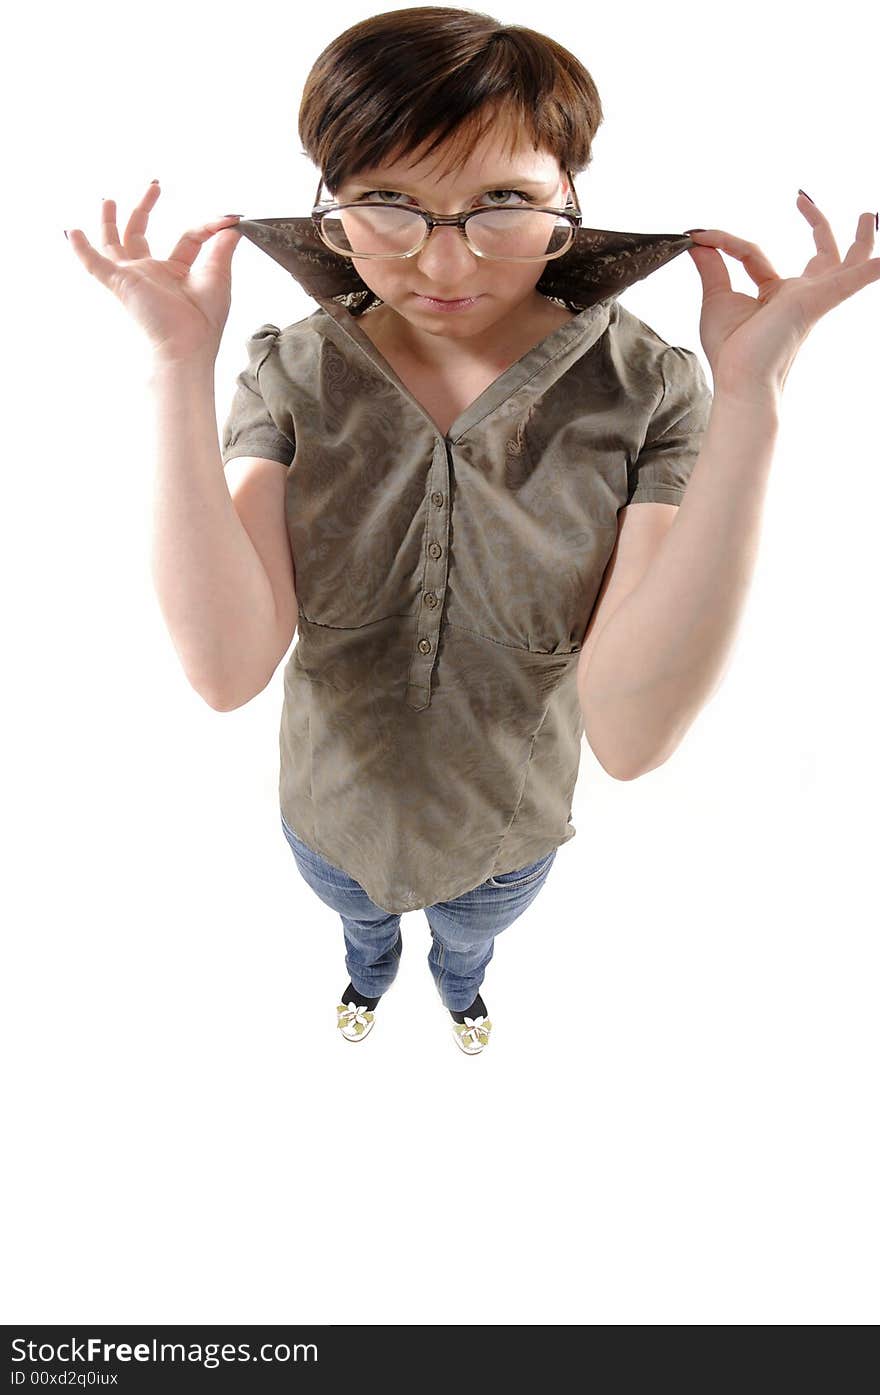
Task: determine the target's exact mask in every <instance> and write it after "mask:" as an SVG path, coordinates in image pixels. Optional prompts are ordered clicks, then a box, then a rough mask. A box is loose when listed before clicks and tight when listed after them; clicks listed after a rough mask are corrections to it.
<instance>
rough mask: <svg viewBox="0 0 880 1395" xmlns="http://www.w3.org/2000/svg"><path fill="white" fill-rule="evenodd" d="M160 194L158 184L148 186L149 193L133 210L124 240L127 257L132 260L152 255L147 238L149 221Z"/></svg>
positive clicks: (147, 192) (126, 226)
mask: <svg viewBox="0 0 880 1395" xmlns="http://www.w3.org/2000/svg"><path fill="white" fill-rule="evenodd" d="M160 193H161V190H160V188H159V185H158V184H149V185H147V191H146V193H145V194H144V196H143V198H142V199H141V201H140V203H137V204H135V206H134V208H133V209H132V212H131V217H130V218H129V220H128V222H127V223H126V225H125V237H124V238H123V246H124V247H125V255H126V256H127V257H128V258H130V259H134V258H135V257H149V256H150V255H151V253H150V248H149V244H148V242H147V236H146V233H147V220H148V219H149V216H150V213H151V212H152V210H153V207H154V205H155V203H156V200H157V199H158V197H159V194H160Z"/></svg>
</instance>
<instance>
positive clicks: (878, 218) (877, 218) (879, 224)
mask: <svg viewBox="0 0 880 1395" xmlns="http://www.w3.org/2000/svg"><path fill="white" fill-rule="evenodd" d="M878 230H880V213H875V214H874V231H875V232H877V231H878Z"/></svg>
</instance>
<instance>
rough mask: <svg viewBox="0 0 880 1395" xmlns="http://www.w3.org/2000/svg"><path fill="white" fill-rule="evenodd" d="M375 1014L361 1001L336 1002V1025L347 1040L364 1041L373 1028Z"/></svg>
mask: <svg viewBox="0 0 880 1395" xmlns="http://www.w3.org/2000/svg"><path fill="white" fill-rule="evenodd" d="M375 1020H376V1019H375V1015H374V1014H373V1013H372V1012H371V1011H370V1009H369V1008H367V1007H362V1006H361V1005H360V1004H359V1003H355V1002H350V1003H337V1004H336V1026H337V1027H338V1028H339V1030H340V1032H341V1033H342V1035H343V1036H344V1037H345V1040H346V1041H363V1039H364V1037H365V1036H368V1035H369V1034H370V1032H371V1031H372V1030H373V1024H374V1022H375Z"/></svg>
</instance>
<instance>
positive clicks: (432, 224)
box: [311, 169, 583, 262]
mask: <svg viewBox="0 0 880 1395" xmlns="http://www.w3.org/2000/svg"><path fill="white" fill-rule="evenodd" d="M565 175H566V178H567V179H568V189H569V199H570V201H571V202H572V204H573V208H569V207H568V205H566V207H565V208H547V207H545V206H542V207H537V206H536V205H534V204H528V205H523V207H528V208H529V210H530V211H531V212H532V213H555V214H556V216H557V217H561V218H565V219H566V220H567V222H568V223H569V224H570V226H571V236H570V238H569V241H568V243H567V244H566V246H565V247H563V248H561V249H560V250H559V251H558V252H549V253H548V254H547V256H546V257H493V256H491V254H490V253H488V252H481V251H480V250H479V248H477V247H474V246H473V245H472V243H471V241H470V239H469V237H468V235H467V228H466V227H465V224H466V223H467V220H468V218H473V217H474V216H475V215H476V214H478V213H486V212H492V213H496V212H498V207H495V208H491V209H485V208H472V209H470V210H469V211H468V212H467V213H432V212H431V211H430V210H429V209H426V208H420V207H416V208H410V209H407V212H408V213H417V214H418V216H419V217H420V218H421V219H422V220H423V221H424V223H425V229H426V231H425V236H424V237H423V238H422V241H421V242H420V243H419V244H418V246H417V247H413V249H412V251H410V252H343V251H342V250H341V249H340V248H339V247H333V246H332V245H331V244H330V242H329V241H328V240H327V238H326V237H325V236H324V232H323V229H322V226H321V225H322V223H323V221H324V217H325V215H326V214H327V213H333V212H334V210H336V209H340V208H355V207H356V208H397V207H403V205H402V204H389V203H380V202H379V200H378V199H364V200H363V201H362V202H357V201H353V202H351V203H339V202H338V201H336V200H334V201H332V202H329V201H328V200H326V199H325V200H323V201H322V200H321V197H320V195H321V189H322V188H323V185H324V176H323V175H321V178H320V179H319V180H318V188H317V190H316V192H315V203H314V206H313V208H312V211H311V218H312V222H313V223H314V224H315V229H316V231H317V234H318V236H319V237H320V239H321V241H322V242H323V243H324V245H325V246H326V247H329V248H330V251H331V252H335V253H336V255H337V256H338V257H349V258H354V257H357V259H358V261H360V260H361V258H363V259H364V260H365V261H386V262H387V261H401V260H402V259H404V258H406V257H414V256H415V255H416V253H417V252H421V250H422V248H423V247H424V246H425V244H426V243H427V241H428V238H429V237H430V236H431V233H432V232H433V231H434V229H435V228H436V227H440V226H442V225H443V224H446V225H448V226H450V227H451V226H455V227H458V228H461V232H462V236H463V237H464V240H465V244H466V246H467V248H468V250H469V251H471V252H473V254H474V256H475V257H482V258H483V259H484V261H491V262H544V261H548V262H549V261H555V260H556V259H557V257H564V256H565V254H566V252H568V251H570V250H571V245H572V243H573V242H574V238H575V234H576V232H577V230H578V228H580V227H581V226H582V223H583V215H582V213H581V206H580V203H579V201H578V196H577V191H576V189H575V187H574V180H573V178H572V176H571V171H570V170H568V169H566V171H565ZM516 208H517V211H519V205H517V206H516ZM501 211H502V212H503V209H501Z"/></svg>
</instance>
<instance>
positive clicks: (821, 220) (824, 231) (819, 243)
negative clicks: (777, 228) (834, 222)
mask: <svg viewBox="0 0 880 1395" xmlns="http://www.w3.org/2000/svg"><path fill="white" fill-rule="evenodd" d="M797 206H798V208H799V209H800V211H801V213H802V214H803V215H804V217H805V218H806V220H807V222H808V223H809V224H810V225H811V227H812V229H813V240H814V241H815V243H816V251H817V252H818V253H819V256H820V257H827V258H828V259H829V260H830V262H832V263H833V265H835V266H836V265H837V264H838V263H839V262H840V252H839V251H838V249H837V242H836V241H835V238H834V233H833V232H832V231H831V224H830V223H829V221H828V219H827V218H826V217H825V214H824V213H823V212H822V210H821V209H820V208H817V207H816V205H815V204H814V203H813V201H812V199H811V198H809V197H808V195H807V194H800V193H799V194H798V196H797Z"/></svg>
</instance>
